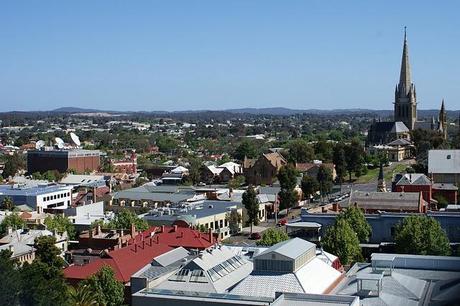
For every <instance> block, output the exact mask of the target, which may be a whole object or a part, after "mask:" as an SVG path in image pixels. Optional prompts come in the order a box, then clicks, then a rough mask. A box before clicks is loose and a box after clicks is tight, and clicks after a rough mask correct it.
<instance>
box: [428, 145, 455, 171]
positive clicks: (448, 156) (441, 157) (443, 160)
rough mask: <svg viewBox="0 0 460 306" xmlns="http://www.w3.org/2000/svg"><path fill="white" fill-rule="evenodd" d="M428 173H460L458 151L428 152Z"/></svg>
mask: <svg viewBox="0 0 460 306" xmlns="http://www.w3.org/2000/svg"><path fill="white" fill-rule="evenodd" d="M428 173H451V174H454V173H456V174H459V173H460V150H429V151H428Z"/></svg>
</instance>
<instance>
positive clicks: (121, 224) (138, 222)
mask: <svg viewBox="0 0 460 306" xmlns="http://www.w3.org/2000/svg"><path fill="white" fill-rule="evenodd" d="M131 224H134V226H135V227H136V229H137V230H138V231H145V230H146V229H148V228H149V225H148V223H147V221H145V220H143V219H140V218H139V217H138V216H137V215H136V214H135V213H134V212H132V211H130V210H128V209H126V208H125V209H122V210H120V211H119V212H118V214H117V215H116V216H115V218H114V219H113V220H112V221H110V222H109V223H108V227H109V228H114V229H130V228H131Z"/></svg>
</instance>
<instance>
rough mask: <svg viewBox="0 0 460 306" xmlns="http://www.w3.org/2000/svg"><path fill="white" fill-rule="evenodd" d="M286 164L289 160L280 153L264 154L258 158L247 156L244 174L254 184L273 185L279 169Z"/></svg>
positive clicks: (249, 182) (248, 181) (247, 181)
mask: <svg viewBox="0 0 460 306" xmlns="http://www.w3.org/2000/svg"><path fill="white" fill-rule="evenodd" d="M286 164H287V161H286V160H285V159H284V157H283V156H282V155H281V154H280V153H267V154H262V156H260V157H259V158H257V159H248V158H245V159H244V162H243V174H244V177H245V179H246V183H248V184H252V185H262V184H265V185H271V184H272V183H273V181H274V180H273V178H274V177H275V176H276V175H277V174H278V171H279V169H280V168H281V167H282V166H284V165H286Z"/></svg>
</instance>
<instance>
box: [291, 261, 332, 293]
mask: <svg viewBox="0 0 460 306" xmlns="http://www.w3.org/2000/svg"><path fill="white" fill-rule="evenodd" d="M295 275H296V276H297V279H298V280H299V283H300V285H301V286H302V288H303V290H304V292H305V293H318V294H321V293H324V292H325V291H326V289H327V288H328V287H329V286H330V285H331V284H332V283H333V282H335V280H336V279H337V278H339V277H340V275H341V273H340V272H339V271H337V270H336V269H334V268H332V267H331V266H330V265H328V264H327V263H325V262H324V261H322V260H321V259H319V258H317V257H316V258H313V259H312V260H311V261H310V262H309V263H308V264H306V265H305V266H303V267H302V268H301V269H299V270H298V271H297V272H296V273H295Z"/></svg>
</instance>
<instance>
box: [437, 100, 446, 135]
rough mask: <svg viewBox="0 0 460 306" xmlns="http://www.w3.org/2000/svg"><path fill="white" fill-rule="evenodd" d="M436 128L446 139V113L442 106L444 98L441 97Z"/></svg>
mask: <svg viewBox="0 0 460 306" xmlns="http://www.w3.org/2000/svg"><path fill="white" fill-rule="evenodd" d="M438 130H439V131H440V132H441V133H442V135H443V137H444V139H447V113H446V108H445V107H444V99H442V103H441V110H440V111H439V128H438Z"/></svg>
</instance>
